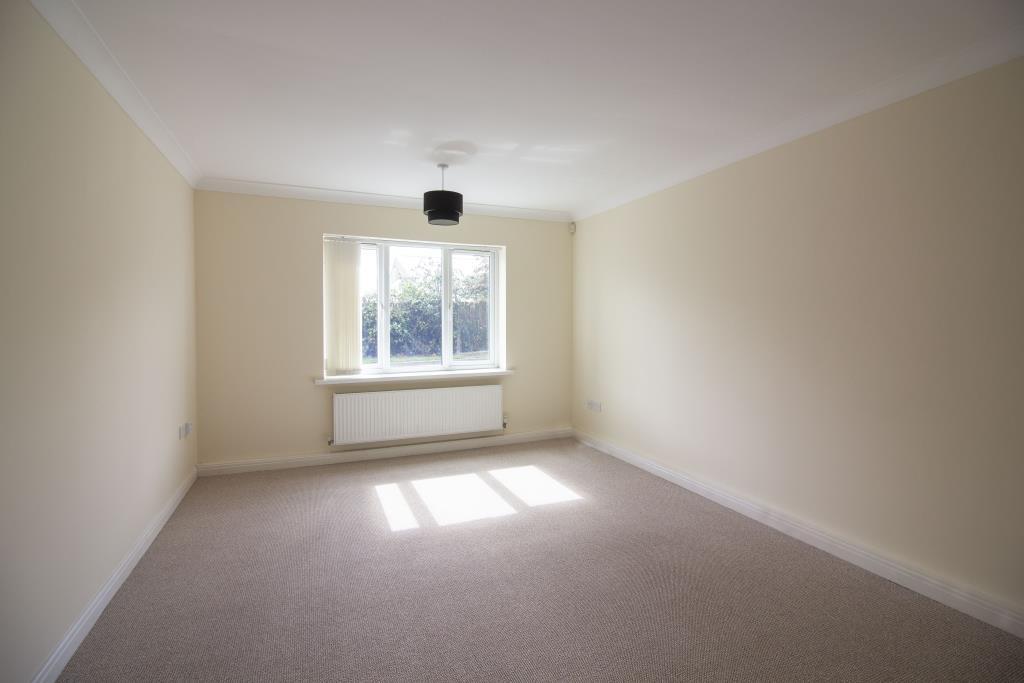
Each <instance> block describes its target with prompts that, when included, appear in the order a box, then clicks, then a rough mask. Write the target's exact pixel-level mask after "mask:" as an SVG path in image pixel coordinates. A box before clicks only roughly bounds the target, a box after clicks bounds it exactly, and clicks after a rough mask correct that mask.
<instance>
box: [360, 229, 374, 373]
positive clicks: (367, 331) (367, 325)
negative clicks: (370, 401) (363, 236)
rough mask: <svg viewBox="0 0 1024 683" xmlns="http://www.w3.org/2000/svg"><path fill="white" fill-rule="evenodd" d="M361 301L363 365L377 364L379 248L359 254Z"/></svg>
mask: <svg viewBox="0 0 1024 683" xmlns="http://www.w3.org/2000/svg"><path fill="white" fill-rule="evenodd" d="M359 300H360V302H361V304H362V305H361V308H360V310H361V311H362V320H363V365H376V364H377V247H374V246H369V245H364V246H363V248H362V250H361V251H360V252H359Z"/></svg>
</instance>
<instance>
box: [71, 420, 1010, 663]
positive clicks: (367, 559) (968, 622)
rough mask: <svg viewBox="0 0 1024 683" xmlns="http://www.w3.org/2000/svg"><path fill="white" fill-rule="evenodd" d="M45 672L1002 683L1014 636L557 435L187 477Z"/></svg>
mask: <svg viewBox="0 0 1024 683" xmlns="http://www.w3.org/2000/svg"><path fill="white" fill-rule="evenodd" d="M526 465H534V466H536V468H538V469H539V470H540V471H541V472H542V473H543V474H544V475H547V476H548V477H550V478H551V479H554V480H555V481H557V482H558V483H560V484H562V485H564V486H566V487H568V488H569V489H571V490H572V491H573V492H575V493H576V494H578V495H579V496H580V498H579V499H576V500H568V501H564V502H555V503H551V504H544V505H535V506H532V507H531V506H529V505H527V504H526V503H525V502H523V500H522V499H521V498H519V497H517V496H516V495H514V494H513V493H512V489H511V488H506V487H505V486H503V485H502V484H500V483H499V481H498V477H497V476H495V475H492V474H490V472H491V471H492V470H497V469H502V468H512V467H521V466H526ZM532 472H533V473H534V474H536V471H535V470H532ZM466 474H475V475H478V476H479V480H477V479H476V478H475V477H468V478H467V477H458V478H457V479H452V480H443V481H444V482H449V483H451V482H454V484H453V486H454V488H453V489H452V490H450V491H447V492H446V490H445V489H444V487H443V486H442V487H441V488H440V496H438V495H434V496H433V497H431V495H428V494H430V493H431V492H432V493H433V494H438V490H439V489H438V487H436V486H435V487H434V488H433V489H429V488H428V486H427V485H424V484H422V482H421V484H420V485H419V488H418V487H417V485H416V484H414V483H413V482H416V481H421V480H425V479H433V478H437V477H445V476H452V475H466ZM545 481H548V483H550V481H549V480H545ZM467 482H469V483H472V484H474V486H475V488H473V489H472V490H471V489H467V488H462V489H460V488H459V487H460V486H463V485H464V484H467ZM480 482H483V483H484V484H485V486H484V487H482V488H481V487H480V485H479V484H480ZM542 483H543V482H542ZM383 484H398V487H397V489H398V491H399V492H400V493H401V495H400V496H399V497H398V498H399V499H404V500H405V501H406V503H407V504H408V506H409V512H411V513H412V516H413V517H414V518H415V521H413V522H410V521H409V518H408V515H406V521H405V523H406V524H410V523H415V524H418V525H419V526H418V528H410V529H406V530H403V531H392V530H391V527H390V526H389V523H388V518H387V517H386V516H385V512H384V508H383V506H382V503H381V500H380V499H379V497H378V493H377V489H376V486H378V485H383ZM389 489H390V491H391V493H392V494H394V490H395V487H389ZM556 489H557V486H556ZM460 491H463V492H464V495H463V493H460ZM481 491H483V492H484V493H486V495H485V496H483V497H480V496H477V494H479V493H480V492H481ZM487 491H490V493H488V492H487ZM556 493H557V490H556ZM421 494H422V495H421ZM472 496H477V498H474V499H473V501H475V502H476V503H480V504H487V505H490V506H491V507H490V510H491V512H494V511H495V509H497V510H499V511H502V510H503V511H504V512H505V514H503V515H502V516H497V517H491V518H486V519H477V520H473V521H463V522H460V523H451V524H447V525H444V526H442V525H439V524H438V523H437V522H436V521H435V517H434V514H435V513H437V514H441V515H442V517H443V518H445V519H450V518H451V515H452V514H454V515H456V516H458V515H459V514H463V515H464V514H465V513H466V510H465V509H463V508H464V507H465V506H463V505H462V504H463V503H467V504H468V502H472V501H469V497H472ZM394 497H395V496H394V495H392V499H394ZM464 498H465V499H464ZM496 499H497V500H496ZM428 500H429V501H430V503H431V504H432V505H434V506H435V509H434V511H433V512H432V511H431V509H430V508H428V506H427V503H426V502H425V501H428ZM534 502H536V501H534ZM446 504H452V505H454V507H453V508H451V509H448V510H447V511H444V510H441V511H439V510H438V506H443V505H446ZM495 505H497V508H495ZM468 509H469V511H470V512H472V510H473V509H475V508H473V507H472V506H470V507H469V508H468ZM509 509H511V513H509ZM444 515H448V517H444ZM399 521H401V520H400V519H399ZM61 680H64V681H182V680H202V681H383V680H388V681H394V680H404V681H428V680H464V681H563V680H586V681H594V680H602V681H627V680H637V681H664V680H685V681H751V680H777V681H800V680H807V681H823V680H844V681H889V680H900V681H906V680H920V681H951V680H958V681H968V680H975V681H1002V680H1007V681H1008V680H1016V681H1021V680H1024V641H1022V640H1020V639H1018V638H1016V637H1014V636H1012V635H1009V634H1007V633H1005V632H1003V631H1000V630H999V629H996V628H994V627H991V626H988V625H986V624H984V623H982V622H979V621H977V620H975V619H973V618H971V617H968V616H965V615H963V614H961V613H959V612H956V611H954V610H952V609H949V608H947V607H945V606H943V605H941V604H939V603H937V602H934V601H932V600H929V599H928V598H925V597H922V596H920V595H917V594H916V593H913V592H911V591H909V590H907V589H905V588H902V587H900V586H897V585H896V584H893V583H891V582H889V581H886V580H885V579H882V578H879V577H877V576H874V575H872V574H870V573H868V572H866V571H864V570H862V569H859V568H857V567H855V566H853V565H851V564H848V563H846V562H843V561H841V560H838V559H836V558H834V557H832V556H830V555H827V554H826V553H824V552H821V551H819V550H817V549H815V548H812V547H810V546H808V545H805V544H803V543H801V542H799V541H796V540H794V539H792V538H789V537H787V536H785V535H783V534H781V533H779V532H776V531H774V530H772V529H770V528H768V527H765V526H763V525H761V524H758V523H757V522H754V521H752V520H750V519H747V518H745V517H743V516H741V515H739V514H736V513H734V512H732V511H730V510H728V509H726V508H723V507H721V506H719V505H716V504H715V503H712V502H710V501H707V500H705V499H703V498H701V497H699V496H697V495H695V494H692V493H689V492H688V491H685V490H683V489H681V488H679V487H677V486H675V485H673V484H670V483H668V482H666V481H663V480H661V479H658V478H656V477H654V476H652V475H649V474H647V473H646V472H643V471H641V470H639V469H636V468H634V467H631V466H629V465H627V464H625V463H622V462H619V461H617V460H615V459H613V458H610V457H608V456H606V455H604V454H601V453H598V452H597V451H594V450H592V449H590V448H587V447H586V446H582V445H580V444H577V443H575V442H573V441H570V440H562V441H550V442H544V443H539V444H527V445H523V446H509V447H501V448H492V449H484V450H478V451H469V452H462V453H457V454H447V455H441V456H437V455H433V456H418V457H411V458H403V459H398V460H389V461H377V462H368V463H355V464H347V465H331V466H324V467H315V468H303V469H293V470H281V471H275V472H265V473H252V474H239V475H230V476H220V477H210V478H203V479H199V480H198V481H197V482H196V483H195V485H194V486H193V487H192V490H191V491H190V492H189V493H188V495H187V496H186V497H185V499H184V500H183V501H182V503H181V505H180V507H179V508H178V510H177V512H175V514H174V516H173V517H172V518H171V519H170V521H169V522H168V523H167V525H166V526H165V528H164V529H163V531H162V532H161V533H160V535H159V537H158V538H157V539H156V541H155V542H154V543H153V545H152V547H151V548H150V549H149V552H147V553H146V555H145V556H144V557H143V558H142V560H141V561H140V562H139V564H138V566H137V567H136V568H135V571H134V572H132V574H131V576H130V577H129V578H128V580H127V581H126V582H125V583H124V585H123V586H122V588H121V590H120V591H119V592H118V593H117V595H116V596H115V597H114V599H113V600H112V601H111V603H110V605H109V606H108V607H107V609H106V611H105V612H104V613H103V615H102V616H101V617H100V619H99V621H98V622H97V623H96V626H95V627H94V628H93V630H92V632H91V633H90V634H89V635H88V637H87V638H86V639H85V641H84V642H83V643H82V646H81V647H80V648H79V650H78V652H77V653H76V654H75V656H74V657H73V658H72V660H71V661H70V663H69V664H68V666H67V667H66V668H65V670H64V672H63V674H62V675H61Z"/></svg>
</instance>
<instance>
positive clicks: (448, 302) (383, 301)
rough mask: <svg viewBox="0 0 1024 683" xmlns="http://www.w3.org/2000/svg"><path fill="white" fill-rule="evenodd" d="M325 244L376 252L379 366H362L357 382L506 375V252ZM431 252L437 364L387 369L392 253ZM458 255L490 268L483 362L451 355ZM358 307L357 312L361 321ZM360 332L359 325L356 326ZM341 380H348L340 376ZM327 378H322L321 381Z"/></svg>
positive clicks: (363, 242)
mask: <svg viewBox="0 0 1024 683" xmlns="http://www.w3.org/2000/svg"><path fill="white" fill-rule="evenodd" d="M324 240H347V241H353V242H357V243H358V244H359V245H360V249H362V248H363V247H364V246H372V247H375V248H376V250H377V362H376V363H375V364H372V365H367V364H364V365H362V368H361V371H360V372H359V373H357V374H356V375H355V376H356V377H360V378H372V377H374V376H378V377H383V376H387V375H415V374H419V373H422V374H430V375H432V376H433V375H438V374H441V373H445V372H450V373H452V374H453V375H457V374H465V373H466V372H467V371H473V370H482V371H489V370H496V371H504V370H506V369H507V368H506V365H505V352H504V343H505V329H504V323H505V315H504V301H503V297H502V293H503V290H504V286H503V283H504V281H505V248H504V247H503V246H499V245H483V244H456V243H450V242H427V241H414V240H398V239H388V238H380V237H353V236H349V235H324ZM392 247H420V248H422V247H430V248H436V249H440V250H441V253H442V268H443V270H442V273H443V274H442V278H441V287H442V293H441V363H440V364H419V365H405V364H402V365H392V364H391V338H390V333H391V268H390V261H391V248H392ZM458 253H468V254H476V255H480V254H482V255H486V256H487V258H488V259H489V263H488V273H489V277H488V296H489V298H490V302H489V303H490V305H489V308H488V321H487V322H488V325H487V346H488V357H487V358H486V359H482V360H470V361H465V360H463V361H460V360H456V359H455V358H454V357H453V356H454V338H453V337H454V333H453V312H454V311H453V308H452V256H453V255H454V254H458ZM361 315H362V307H360V316H361ZM359 327H360V329H362V320H360V324H359ZM340 377H341V378H351V377H352V375H343V376H340ZM329 379H331V378H330V377H328V376H326V375H325V380H329Z"/></svg>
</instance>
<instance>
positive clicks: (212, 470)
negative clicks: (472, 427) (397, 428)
mask: <svg viewBox="0 0 1024 683" xmlns="http://www.w3.org/2000/svg"><path fill="white" fill-rule="evenodd" d="M573 434H574V432H573V430H572V428H571V427H559V428H557V429H547V430H544V431H539V432H523V433H521V434H500V435H498V436H481V437H477V438H469V439H455V440H449V441H432V442H429V443H417V444H407V445H402V446H382V447H380V448H363V449H359V450H351V451H335V452H333V453H315V454H313V455H283V456H278V457H273V458H259V459H252V460H239V461H233V462H207V463H200V464H199V466H198V470H199V476H200V477H207V476H210V475H214V474H239V473H242V472H260V471H263V470H282V469H288V468H291V467H311V466H314V465H336V464H338V463H344V462H361V461H364V460H380V459H382V458H401V457H404V456H407V455H424V454H428V453H448V452H451V451H466V450H470V449H473V448H487V447H489V446H507V445H510V444H516V443H529V442H531V441H547V440H548V439H571V438H572V437H573Z"/></svg>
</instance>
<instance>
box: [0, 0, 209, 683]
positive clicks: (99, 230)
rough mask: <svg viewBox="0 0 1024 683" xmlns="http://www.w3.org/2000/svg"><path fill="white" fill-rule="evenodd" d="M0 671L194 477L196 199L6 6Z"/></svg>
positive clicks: (107, 572) (44, 636)
mask: <svg viewBox="0 0 1024 683" xmlns="http://www.w3.org/2000/svg"><path fill="white" fill-rule="evenodd" d="M0 84H2V92H3V104H2V105H0V150H2V155H0V207H2V210H0V221H2V230H0V321H2V325H3V330H2V333H0V458H2V460H0V549H2V551H0V552H2V557H3V559H2V562H0V679H3V680H5V681H27V680H29V679H31V678H32V676H33V675H34V674H35V673H36V672H37V670H38V669H39V667H41V666H42V664H43V663H44V661H45V660H46V658H47V657H48V656H49V654H50V652H51V650H52V649H53V648H54V646H56V645H57V644H58V642H59V641H60V640H61V638H62V637H63V636H64V634H65V632H66V631H67V629H68V628H69V627H70V626H71V625H72V623H73V622H74V620H75V619H76V618H77V617H78V616H79V615H80V614H81V612H82V610H83V609H84V608H85V606H86V605H87V603H88V602H89V601H90V600H91V599H92V598H93V596H94V595H95V594H96V592H97V591H98V590H99V589H100V587H101V586H102V585H103V584H104V582H105V581H106V580H107V579H108V578H110V576H111V575H112V574H113V572H114V570H115V568H116V567H117V565H118V564H119V563H120V562H121V560H122V559H123V558H124V557H125V555H126V554H127V553H128V552H129V551H130V550H131V549H132V547H133V546H134V545H135V543H136V541H137V540H138V539H139V537H140V536H141V534H142V533H143V531H144V530H145V528H146V527H147V526H148V524H149V523H150V522H151V521H152V520H153V518H154V517H155V516H156V515H157V514H158V512H159V511H160V510H161V509H162V508H163V507H164V505H165V504H166V503H167V502H168V501H169V500H170V499H171V497H172V495H173V494H174V492H175V491H176V490H177V489H178V487H179V486H180V485H181V484H182V483H183V482H185V481H186V480H187V478H188V477H189V476H190V475H191V473H192V472H193V470H194V465H195V457H196V454H195V441H194V440H193V439H188V440H185V441H179V440H178V433H177V425H178V424H179V423H181V422H185V421H186V420H189V419H195V386H194V385H195V330H194V320H195V303H194V302H195V294H194V273H193V234H192V190H191V188H189V186H188V185H187V184H186V183H185V181H184V180H183V179H182V178H181V177H180V176H179V175H178V174H177V172H176V171H174V170H173V168H172V167H171V166H170V165H169V164H168V163H167V162H166V161H165V160H164V158H163V157H162V156H161V155H160V153H159V152H158V151H157V150H156V149H155V148H154V147H153V145H152V144H150V142H149V141H148V139H147V138H146V137H145V136H144V135H143V134H142V133H141V132H140V131H139V130H138V128H136V126H135V125H134V124H133V123H132V121H131V120H130V119H129V118H128V116H127V115H126V114H125V113H124V111H122V110H121V109H120V108H119V107H118V105H117V104H116V103H115V102H114V100H113V99H111V98H110V96H109V95H108V94H107V93H106V91H105V90H104V89H103V88H102V87H101V86H100V85H99V83H97V82H96V80H95V79H94V78H93V77H92V75H90V73H89V72H88V71H87V70H86V69H85V67H84V66H83V65H82V64H81V63H80V62H79V61H78V59H77V58H76V57H75V56H74V55H73V54H72V53H71V52H70V51H69V50H68V48H67V47H66V46H65V45H64V43H63V42H62V41H61V39H60V38H58V37H57V35H56V34H54V33H53V31H52V30H51V29H50V27H49V25H48V24H46V22H45V21H43V19H42V18H41V17H40V16H39V15H37V14H36V12H35V10H34V9H33V8H32V7H31V5H29V3H28V2H27V1H23V0H15V1H12V2H4V3H0Z"/></svg>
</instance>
